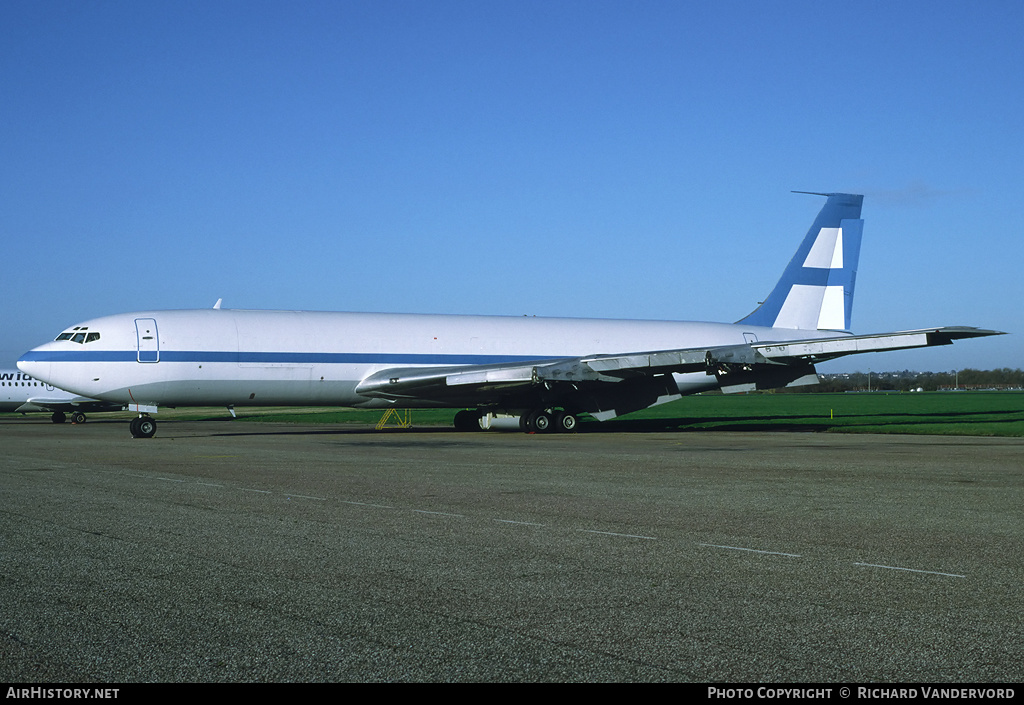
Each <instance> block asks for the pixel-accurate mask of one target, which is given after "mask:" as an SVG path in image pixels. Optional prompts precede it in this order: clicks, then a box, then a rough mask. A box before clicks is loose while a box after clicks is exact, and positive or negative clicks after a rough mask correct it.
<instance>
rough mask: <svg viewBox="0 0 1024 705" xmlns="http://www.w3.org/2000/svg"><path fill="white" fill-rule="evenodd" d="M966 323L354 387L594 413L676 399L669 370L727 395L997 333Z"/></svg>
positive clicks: (409, 371)
mask: <svg viewBox="0 0 1024 705" xmlns="http://www.w3.org/2000/svg"><path fill="white" fill-rule="evenodd" d="M1000 334H1001V332H1000V331H993V330H983V329H979V328H968V327H946V328H929V329H922V330H912V331H898V332H893V333H880V334H872V335H843V336H836V337H830V338H808V339H802V340H791V341H783V342H764V343H756V342H755V343H750V344H741V345H728V346H718V347H703V348H682V349H678V350H658V351H645V352H633V353H624V354H620V355H592V356H584V357H576V358H558V359H539V360H532V361H529V362H514V363H498V364H487V365H468V366H457V367H404V368H390V369H385V370H381V371H379V372H376V373H374V374H372V375H370V376H368V377H366V378H365V379H364V380H362V382H360V383H359V385H358V386H357V387H356V392H357V393H359V394H361V395H363V396H366V397H369V398H377V399H386V400H389V401H392V402H396V403H397V402H400V401H401V400H403V399H404V400H418V401H431V402H442V403H448V404H451V405H466V406H478V405H486V404H496V405H499V404H505V405H511V406H514V405H515V404H516V403H524V404H529V403H533V402H535V401H536V400H538V399H543V400H554V401H553V403H555V404H558V403H562V402H560V401H559V399H565V398H569V397H575V401H576V403H577V404H578V405H579V406H581V407H583V408H586V410H588V411H590V412H591V414H592V415H594V416H597V417H598V418H612V417H613V416H616V415H620V414H623V413H628V411H636V410H638V409H643V408H647V407H648V406H652V405H654V404H656V403H661V402H663V401H671V400H672V399H678V398H679V397H680V396H681V394H680V393H679V390H678V388H677V387H676V386H675V385H674V384H672V383H671V379H672V378H671V376H670V375H671V374H672V373H686V372H704V373H705V374H707V375H709V376H711V375H713V376H714V377H716V378H717V382H718V384H717V386H718V387H719V388H720V389H721V390H722V391H723V392H726V393H730V392H744V391H753V390H755V389H770V388H775V387H781V386H799V385H804V384H815V383H817V374H816V372H815V369H814V364H815V363H817V362H823V361H825V360H832V359H834V358H837V357H842V356H844V355H852V354H857V353H865V352H881V351H886V350H903V349H908V348H918V347H929V346H934V345H948V344H950V343H952V342H953V341H954V340H958V339H962V338H977V337H983V336H988V335H1000Z"/></svg>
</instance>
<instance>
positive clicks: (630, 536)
mask: <svg viewBox="0 0 1024 705" xmlns="http://www.w3.org/2000/svg"><path fill="white" fill-rule="evenodd" d="M579 531H582V532H583V533H585V534H604V535H605V536H622V537H624V538H627V539H645V540H647V541H657V540H658V539H657V537H655V536H638V535H637V534H617V533H615V532H614V531H594V530H593V529H579Z"/></svg>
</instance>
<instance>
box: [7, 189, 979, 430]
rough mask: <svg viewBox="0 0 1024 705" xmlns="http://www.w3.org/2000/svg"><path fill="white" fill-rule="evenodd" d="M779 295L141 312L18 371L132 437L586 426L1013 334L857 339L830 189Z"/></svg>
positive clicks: (35, 354) (851, 213)
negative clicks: (349, 428) (223, 415)
mask: <svg viewBox="0 0 1024 705" xmlns="http://www.w3.org/2000/svg"><path fill="white" fill-rule="evenodd" d="M816 195H821V196H825V197H827V200H826V201H825V205H824V207H822V209H821V211H820V212H819V213H818V216H817V218H816V219H815V221H814V224H813V225H812V226H811V229H810V230H809V231H808V233H807V235H806V237H805V238H804V240H803V242H802V243H801V244H800V247H799V248H798V249H797V252H796V255H795V256H794V257H793V259H792V261H790V263H789V266H788V267H786V269H785V271H784V272H783V274H782V278H781V279H780V280H779V282H778V284H777V285H776V286H775V288H774V289H773V290H772V292H771V293H770V294H769V296H768V298H767V299H765V300H764V302H763V303H762V304H761V305H760V306H759V307H758V308H757V309H756V310H755V311H754V312H753V313H751V314H750V315H748V316H746V317H745V318H742V319H740V320H739V321H738V322H737V323H695V322H676V321H632V320H602V319H573V318H533V317H525V316H524V317H501V316H458V315H422V314H421V315H417V314H393V313H330V312H319V311H244V310H228V309H221V308H220V306H219V303H220V302H218V305H217V306H215V307H214V308H213V309H202V310H184V311H143V312H137V313H124V314H120V315H113V316H105V317H102V318H96V319H93V320H89V321H85V322H83V323H80V324H78V325H75V326H73V327H71V328H69V329H67V330H65V331H64V332H62V333H61V334H60V335H58V336H57V338H56V340H53V341H51V342H49V343H45V344H44V345H41V346H39V347H37V348H35V349H33V350H31V351H29V352H27V353H26V354H25V355H24V356H22V358H21V359H20V360H19V361H18V367H19V368H20V369H21V370H23V371H24V372H26V373H28V374H30V375H32V376H33V377H36V378H38V379H42V380H45V381H47V382H48V383H50V384H53V385H55V386H58V387H61V388H63V389H67V390H70V391H73V392H75V393H77V394H81V395H83V396H88V397H93V398H96V399H102V400H106V401H111V402H116V403H122V404H127V405H128V406H129V408H130V409H131V410H133V411H136V412H137V413H138V414H139V416H138V417H137V418H135V419H133V420H132V422H131V432H132V435H133V436H135V437H142V438H149V437H151V436H153V434H154V433H155V432H156V421H155V420H154V419H153V416H152V415H153V414H155V413H156V412H157V410H158V408H159V407H161V406H167V407H179V406H213V405H217V406H228V407H229V408H233V407H235V406H246V405H249V406H299V405H307V406H332V405H333V406H347V407H359V408H386V407H391V406H397V407H401V408H414V407H449V408H462V409H463V410H462V411H460V412H459V413H457V414H456V416H455V425H456V427H457V428H460V429H464V430H476V429H480V428H487V427H489V426H490V422H491V420H493V419H494V418H496V417H498V416H502V415H508V416H518V417H519V418H520V427H521V428H522V429H523V430H524V431H527V432H547V431H572V430H574V429H575V428H576V425H577V422H578V417H579V414H581V413H588V414H590V415H591V416H592V417H594V418H596V419H598V420H601V421H603V420H606V419H610V418H614V417H616V416H619V415H622V414H625V413H629V412H631V411H637V410H640V409H645V408H648V407H651V406H654V405H656V404H661V403H664V402H668V401H672V400H674V399H679V398H680V397H682V396H683V395H686V394H694V393H697V392H704V391H708V390H713V389H720V390H722V391H723V392H740V391H751V390H755V389H769V388H775V387H786V386H798V385H806V384H815V383H816V382H817V373H816V372H815V368H814V365H815V364H816V363H818V362H821V361H824V360H831V359H833V358H837V357H841V356H843V355H850V354H854V353H864V352H878V351H884V350H900V349H906V348H915V347H926V346H932V345H946V344H949V343H951V342H952V341H954V340H957V339H961V338H976V337H981V336H987V335H998V334H999V332H998V331H992V330H981V329H978V328H965V327H946V328H931V329H925V330H912V331H899V332H894V333H880V334H874V335H851V334H850V333H849V329H850V317H851V313H852V310H853V290H854V284H855V282H856V273H857V261H858V257H859V254H860V243H861V233H862V230H863V224H864V221H863V220H861V219H860V213H861V204H862V201H863V197H862V196H859V195H852V194H843V193H831V194H816Z"/></svg>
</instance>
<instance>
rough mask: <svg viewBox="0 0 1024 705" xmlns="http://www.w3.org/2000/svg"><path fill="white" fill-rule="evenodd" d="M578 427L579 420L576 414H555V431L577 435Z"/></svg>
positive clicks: (563, 412)
mask: <svg viewBox="0 0 1024 705" xmlns="http://www.w3.org/2000/svg"><path fill="white" fill-rule="evenodd" d="M578 425H579V419H577V418H576V415H575V414H570V413H569V412H568V411H559V412H558V413H557V414H555V430H556V431H558V432H559V433H576V427H577V426H578Z"/></svg>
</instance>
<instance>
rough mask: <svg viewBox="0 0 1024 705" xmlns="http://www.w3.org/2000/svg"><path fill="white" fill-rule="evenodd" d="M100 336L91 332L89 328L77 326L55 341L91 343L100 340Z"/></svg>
mask: <svg viewBox="0 0 1024 705" xmlns="http://www.w3.org/2000/svg"><path fill="white" fill-rule="evenodd" d="M99 339H100V334H99V333H97V332H96V331H91V332H90V331H89V328H88V327H85V326H75V327H74V328H72V329H71V330H69V331H65V332H63V333H61V334H60V335H58V336H57V337H56V338H55V340H70V341H71V342H72V343H91V342H92V341H94V340H99Z"/></svg>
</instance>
